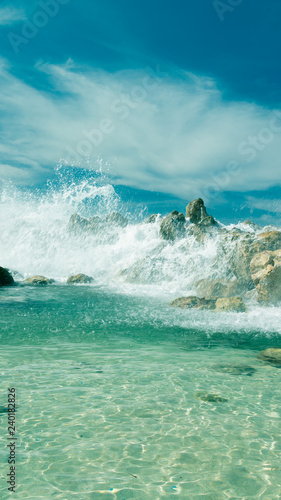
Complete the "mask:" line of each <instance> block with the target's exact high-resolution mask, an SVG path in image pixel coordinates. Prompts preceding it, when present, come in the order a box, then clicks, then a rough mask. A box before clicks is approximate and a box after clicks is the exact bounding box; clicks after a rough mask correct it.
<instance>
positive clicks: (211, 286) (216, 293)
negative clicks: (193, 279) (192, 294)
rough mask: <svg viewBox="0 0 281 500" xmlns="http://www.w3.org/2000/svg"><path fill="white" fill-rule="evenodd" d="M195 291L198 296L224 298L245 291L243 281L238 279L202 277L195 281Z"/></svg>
mask: <svg viewBox="0 0 281 500" xmlns="http://www.w3.org/2000/svg"><path fill="white" fill-rule="evenodd" d="M195 289H196V293H197V295H198V296H199V297H205V298H207V299H209V298H212V297H213V298H214V297H217V298H224V297H234V296H237V295H238V294H241V293H243V292H244V291H245V287H244V285H243V283H240V281H239V280H235V281H227V280H208V279H202V280H200V281H197V283H195Z"/></svg>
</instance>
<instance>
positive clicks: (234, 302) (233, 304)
mask: <svg viewBox="0 0 281 500" xmlns="http://www.w3.org/2000/svg"><path fill="white" fill-rule="evenodd" d="M216 311H219V312H223V311H232V312H247V309H246V306H245V304H244V302H243V300H242V298H241V297H229V298H224V299H217V301H216Z"/></svg>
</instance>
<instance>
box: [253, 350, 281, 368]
mask: <svg viewBox="0 0 281 500" xmlns="http://www.w3.org/2000/svg"><path fill="white" fill-rule="evenodd" d="M258 358H259V359H261V360H262V361H266V363H269V364H271V365H275V366H281V349H279V348H276V347H270V348H269V349H265V350H264V351H261V352H260V353H259V354H258Z"/></svg>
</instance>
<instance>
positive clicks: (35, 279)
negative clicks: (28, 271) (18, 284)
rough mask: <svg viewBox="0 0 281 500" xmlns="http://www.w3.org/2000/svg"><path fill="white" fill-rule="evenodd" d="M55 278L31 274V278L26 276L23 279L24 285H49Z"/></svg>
mask: <svg viewBox="0 0 281 500" xmlns="http://www.w3.org/2000/svg"><path fill="white" fill-rule="evenodd" d="M54 281H55V280H53V279H49V278H46V277H45V276H40V275H38V276H32V278H27V279H26V280H24V281H23V284H24V285H41V286H45V285H51V284H52V283H54Z"/></svg>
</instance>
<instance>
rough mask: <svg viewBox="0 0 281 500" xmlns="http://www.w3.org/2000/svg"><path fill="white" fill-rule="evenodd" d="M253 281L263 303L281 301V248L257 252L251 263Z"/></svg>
mask: <svg viewBox="0 0 281 500" xmlns="http://www.w3.org/2000/svg"><path fill="white" fill-rule="evenodd" d="M250 270H251V275H252V279H253V282H254V284H255V286H256V290H257V293H258V302H260V303H262V304H273V305H275V304H280V303H281V249H279V250H276V251H273V252H269V251H266V252H261V253H258V254H256V255H255V256H254V257H253V259H252V260H251V263H250Z"/></svg>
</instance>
